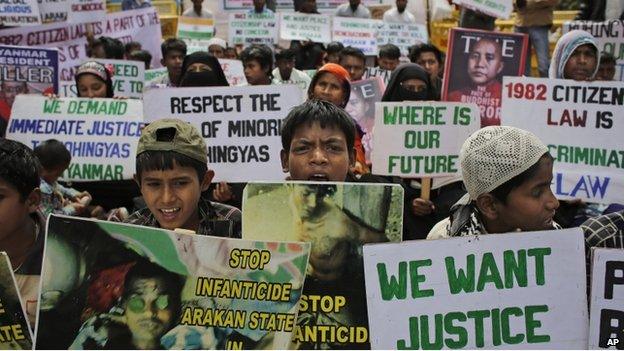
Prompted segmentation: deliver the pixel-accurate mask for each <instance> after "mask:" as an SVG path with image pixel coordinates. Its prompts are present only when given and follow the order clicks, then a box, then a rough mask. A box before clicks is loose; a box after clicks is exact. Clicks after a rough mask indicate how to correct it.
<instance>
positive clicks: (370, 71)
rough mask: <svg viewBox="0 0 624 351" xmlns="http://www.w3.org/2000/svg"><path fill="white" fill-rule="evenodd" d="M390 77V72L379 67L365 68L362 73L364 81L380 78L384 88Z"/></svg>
mask: <svg viewBox="0 0 624 351" xmlns="http://www.w3.org/2000/svg"><path fill="white" fill-rule="evenodd" d="M390 75H392V71H389V70H387V69H381V68H379V67H366V70H365V71H364V79H368V78H373V77H381V80H382V81H383V83H384V86H388V81H390ZM382 96H383V94H382Z"/></svg>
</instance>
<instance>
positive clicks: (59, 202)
mask: <svg viewBox="0 0 624 351" xmlns="http://www.w3.org/2000/svg"><path fill="white" fill-rule="evenodd" d="M34 153H35V156H37V159H38V160H39V163H40V164H41V172H40V176H41V184H40V186H39V189H40V190H41V203H40V205H39V209H40V211H41V213H42V214H43V215H44V216H45V217H47V216H48V215H49V214H50V213H57V214H64V215H69V216H75V215H80V214H83V213H84V211H85V210H86V207H87V205H88V204H89V203H90V202H91V195H90V194H89V193H88V192H86V191H85V192H80V191H78V190H76V189H72V188H66V187H64V186H62V185H61V184H59V183H58V181H57V180H58V179H59V177H60V176H61V175H62V174H63V172H65V170H66V169H67V167H69V163H70V162H71V154H70V153H69V150H67V148H66V147H65V145H63V143H61V142H60V141H58V140H56V139H50V140H46V141H44V142H43V143H41V144H39V145H37V147H35V150H34Z"/></svg>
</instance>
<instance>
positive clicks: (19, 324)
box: [0, 252, 33, 350]
mask: <svg viewBox="0 0 624 351" xmlns="http://www.w3.org/2000/svg"><path fill="white" fill-rule="evenodd" d="M0 330H2V335H1V336H0V348H2V349H3V350H32V349H33V342H32V340H33V338H32V335H31V331H30V328H29V327H28V321H27V320H26V310H25V309H24V305H23V303H22V299H21V298H20V294H19V290H18V289H17V282H16V280H15V275H14V274H13V267H12V266H11V262H10V260H9V256H8V255H7V254H6V252H0Z"/></svg>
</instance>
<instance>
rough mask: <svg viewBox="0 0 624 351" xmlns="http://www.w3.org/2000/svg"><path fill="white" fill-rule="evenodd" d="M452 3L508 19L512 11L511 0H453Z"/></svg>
mask: <svg viewBox="0 0 624 351" xmlns="http://www.w3.org/2000/svg"><path fill="white" fill-rule="evenodd" d="M453 3H454V4H456V5H458V6H461V7H466V8H469V9H472V10H475V11H477V12H481V13H484V14H486V15H490V16H492V17H496V18H502V19H508V18H509V17H510V16H511V12H512V11H513V0H453Z"/></svg>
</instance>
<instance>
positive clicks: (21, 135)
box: [6, 95, 144, 181]
mask: <svg viewBox="0 0 624 351" xmlns="http://www.w3.org/2000/svg"><path fill="white" fill-rule="evenodd" d="M142 110H143V106H142V103H141V101H140V100H115V99H82V98H59V99H51V98H47V97H44V96H36V95H19V96H18V97H17V98H16V99H15V104H14V106H13V115H12V116H11V119H10V120H9V126H8V128H7V134H6V136H7V139H12V140H17V141H19V142H21V143H23V144H25V145H27V146H29V147H31V148H35V147H36V146H37V145H39V144H40V143H41V142H43V141H46V140H49V139H57V140H59V141H61V142H62V143H63V144H64V145H65V147H66V148H67V149H68V150H69V152H70V153H71V155H72V160H71V164H70V165H69V168H67V170H66V171H65V172H64V173H63V175H62V179H63V180H66V181H88V180H122V179H132V177H133V176H134V162H135V158H136V146H137V142H138V141H139V137H140V136H141V130H142V129H143V126H144V124H143V118H142V116H143V114H142Z"/></svg>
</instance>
